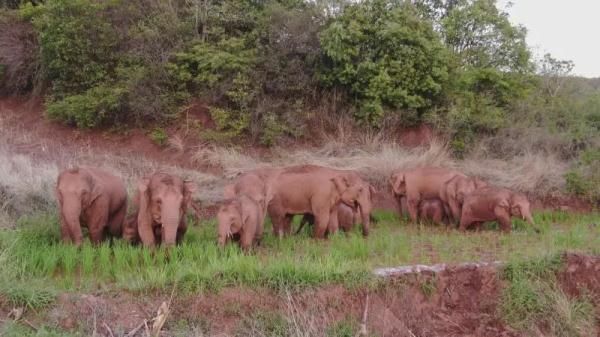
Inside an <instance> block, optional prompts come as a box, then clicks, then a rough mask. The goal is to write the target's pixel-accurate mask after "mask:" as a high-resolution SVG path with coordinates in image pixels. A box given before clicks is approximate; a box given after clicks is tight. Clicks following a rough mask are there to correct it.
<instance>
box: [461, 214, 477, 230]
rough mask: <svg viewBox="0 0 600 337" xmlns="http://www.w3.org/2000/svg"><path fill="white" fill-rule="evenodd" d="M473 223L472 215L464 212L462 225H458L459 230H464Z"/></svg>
mask: <svg viewBox="0 0 600 337" xmlns="http://www.w3.org/2000/svg"><path fill="white" fill-rule="evenodd" d="M471 224H473V221H472V220H471V217H470V216H469V215H468V214H463V215H462V216H461V217H460V226H459V227H458V230H459V231H461V232H464V231H466V230H467V228H469V227H470V226H471Z"/></svg>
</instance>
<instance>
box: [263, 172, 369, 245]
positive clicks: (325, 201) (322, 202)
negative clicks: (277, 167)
mask: <svg viewBox="0 0 600 337" xmlns="http://www.w3.org/2000/svg"><path fill="white" fill-rule="evenodd" d="M362 188H363V186H361V185H350V184H349V183H348V181H347V179H346V178H345V177H344V176H341V175H338V176H335V177H333V178H332V177H331V174H329V173H327V172H312V171H311V172H306V171H302V170H293V171H290V172H288V171H284V172H282V173H280V174H279V175H278V177H277V180H276V182H274V183H273V198H272V200H271V202H270V203H269V205H268V211H269V214H270V215H271V220H272V222H273V232H274V234H275V235H276V236H279V237H281V236H283V235H284V234H289V233H290V232H291V220H292V217H293V216H294V215H296V214H305V213H310V214H312V215H314V217H315V224H316V225H315V227H314V237H315V238H324V237H325V232H326V231H329V233H334V232H335V231H337V225H338V221H337V205H338V203H339V202H343V203H345V204H346V205H348V206H350V207H352V208H355V207H356V204H357V198H358V196H359V195H360V193H362V192H363V191H362V190H361V189H362ZM332 217H333V219H331V221H330V218H332Z"/></svg>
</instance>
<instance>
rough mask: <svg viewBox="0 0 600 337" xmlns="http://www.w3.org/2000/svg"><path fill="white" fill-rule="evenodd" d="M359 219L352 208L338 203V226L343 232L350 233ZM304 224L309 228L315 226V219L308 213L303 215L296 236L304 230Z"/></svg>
mask: <svg viewBox="0 0 600 337" xmlns="http://www.w3.org/2000/svg"><path fill="white" fill-rule="evenodd" d="M359 219H360V215H359V212H358V211H357V210H355V209H353V208H352V207H350V206H348V205H346V204H344V203H339V204H338V205H337V220H338V226H339V227H340V228H341V229H342V230H343V231H344V232H349V231H351V230H352V227H354V225H355V224H357V223H359V222H360V220H359ZM306 224H308V225H309V226H312V225H314V224H315V217H314V216H313V215H312V214H310V213H305V214H304V215H303V216H302V219H301V220H300V226H299V227H298V230H297V231H296V234H298V233H300V232H301V231H302V228H304V225H306Z"/></svg>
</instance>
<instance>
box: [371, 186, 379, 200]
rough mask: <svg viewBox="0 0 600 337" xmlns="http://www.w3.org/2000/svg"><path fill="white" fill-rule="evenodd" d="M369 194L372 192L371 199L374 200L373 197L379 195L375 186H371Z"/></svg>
mask: <svg viewBox="0 0 600 337" xmlns="http://www.w3.org/2000/svg"><path fill="white" fill-rule="evenodd" d="M369 192H371V194H370V197H371V199H373V195H374V194H376V193H377V189H376V188H375V186H373V185H371V184H369Z"/></svg>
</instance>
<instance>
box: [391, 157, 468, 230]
mask: <svg viewBox="0 0 600 337" xmlns="http://www.w3.org/2000/svg"><path fill="white" fill-rule="evenodd" d="M455 176H463V177H466V176H465V175H464V174H462V173H460V172H458V171H455V170H449V169H445V168H437V167H420V168H414V169H409V170H401V171H396V172H394V173H393V174H392V176H391V177H390V185H391V187H392V192H393V194H394V197H395V198H396V200H397V201H398V204H399V205H400V203H401V200H402V197H406V204H407V208H408V214H409V215H410V218H411V220H412V221H413V222H416V221H417V218H418V210H419V203H420V202H421V200H423V199H432V198H440V189H441V187H442V185H443V184H444V183H445V182H446V181H448V180H450V179H452V178H454V177H455Z"/></svg>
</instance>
